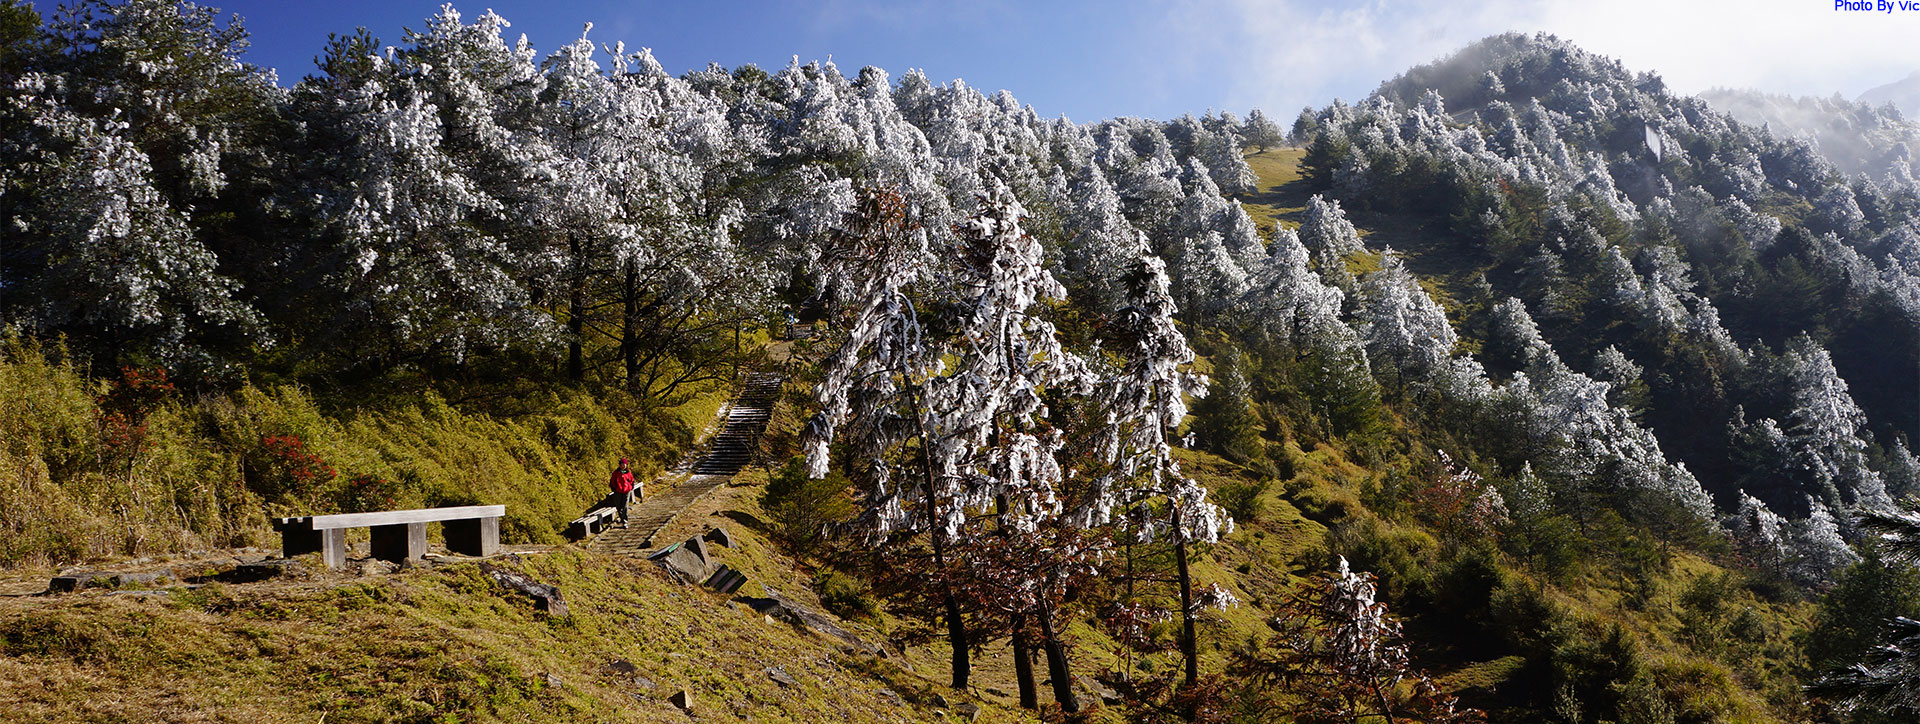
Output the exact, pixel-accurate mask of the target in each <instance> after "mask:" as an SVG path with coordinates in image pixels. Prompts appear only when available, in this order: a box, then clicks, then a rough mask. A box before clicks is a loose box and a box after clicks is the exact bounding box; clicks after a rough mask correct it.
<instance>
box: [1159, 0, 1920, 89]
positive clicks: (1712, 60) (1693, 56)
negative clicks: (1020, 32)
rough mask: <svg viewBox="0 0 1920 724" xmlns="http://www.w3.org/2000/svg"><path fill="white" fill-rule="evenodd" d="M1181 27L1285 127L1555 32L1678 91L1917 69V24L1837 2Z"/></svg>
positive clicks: (1504, 10) (1241, 2) (1294, 17)
mask: <svg viewBox="0 0 1920 724" xmlns="http://www.w3.org/2000/svg"><path fill="white" fill-rule="evenodd" d="M1176 20H1177V25H1178V26H1179V27H1180V28H1182V29H1183V30H1184V31H1185V32H1184V34H1186V35H1188V36H1189V39H1190V40H1191V41H1192V46H1191V47H1192V48H1193V49H1192V50H1190V51H1189V52H1191V53H1195V54H1198V55H1200V56H1202V57H1205V58H1207V59H1208V60H1210V61H1212V62H1213V63H1214V64H1216V65H1218V66H1220V67H1222V68H1224V69H1226V70H1227V72H1228V74H1229V75H1231V76H1232V82H1231V83H1230V84H1229V87H1228V88H1227V89H1226V90H1227V93H1228V98H1226V99H1225V101H1224V105H1225V106H1226V107H1228V108H1247V107H1250V106H1259V107H1263V108H1266V109H1268V110H1269V111H1270V112H1274V113H1282V114H1289V115H1290V114H1291V113H1292V112H1293V111H1294V110H1295V109H1298V108H1300V107H1302V106H1304V105H1312V106H1315V107H1319V106H1321V105H1324V104H1326V103H1327V102H1328V101H1330V100H1332V99H1333V98H1334V97H1342V98H1345V99H1347V100H1349V101H1351V100H1356V99H1358V98H1360V97H1362V96H1364V95H1366V94H1367V93H1369V92H1371V91H1372V90H1373V89H1374V88H1375V87H1376V86H1377V85H1378V84H1379V83H1380V82H1381V81H1384V80H1387V79H1389V78H1392V77H1393V76H1394V75H1396V74H1398V73H1399V72H1400V71H1402V70H1405V69H1407V68H1408V67H1411V66H1413V65H1417V64H1420V63H1425V62H1428V61H1432V60H1435V59H1437V58H1439V57H1442V56H1444V55H1446V54H1448V53H1451V52H1453V51H1454V50H1457V49H1459V48H1460V47H1462V46H1464V45H1466V44H1467V43H1470V42H1472V41H1474V40H1477V39H1479V38H1482V37H1485V36H1487V35H1491V34H1494V33H1499V32H1505V31H1520V32H1528V33H1531V32H1535V31H1545V32H1549V33H1553V34H1555V35H1558V36H1560V37H1562V38H1566V39H1569V40H1571V41H1573V42H1574V43H1576V44H1578V45H1580V46H1581V47H1583V48H1586V49H1587V50H1590V51H1593V52H1596V53H1600V54H1603V55H1608V56H1612V57H1615V58H1618V59H1620V60H1621V61H1622V62H1623V63H1625V64H1626V65H1627V67H1628V68H1630V69H1632V70H1634V71H1636V72H1640V71H1648V70H1651V71H1654V72H1656V73H1659V74H1660V75H1661V77H1663V78H1665V79H1666V81H1667V84H1668V86H1669V87H1670V88H1672V89H1674V90H1676V91H1679V92H1682V93H1695V92H1699V91H1702V90H1706V89H1708V88H1712V87H1715V86H1731V87H1752V88H1758V89H1760V90H1764V91H1769V92H1775V93H1791V94H1796V95H1831V94H1832V93H1835V92H1839V93H1841V94H1842V95H1845V96H1847V97H1849V98H1851V97H1853V96H1855V95H1858V94H1859V93H1860V92H1861V91H1864V90H1866V89H1868V88H1871V87H1873V86H1876V85H1880V84H1882V83H1887V82H1890V81H1893V80H1896V79H1899V78H1902V77H1905V76H1906V75H1907V74H1909V73H1912V72H1913V71H1914V70H1915V69H1916V68H1920V55H1916V53H1915V52H1914V49H1913V42H1914V41H1913V39H1914V38H1915V37H1920V12H1909V13H1901V12H1898V11H1896V12H1894V13H1849V12H1836V11H1834V10H1833V3H1832V0H1772V1H1767V0H1754V1H1752V2H1739V3H1728V2H1717V1H1715V0H1704V1H1701V0H1695V1H1693V2H1686V1H1684V0H1683V1H1681V2H1672V1H1671V0H1622V1H1619V2H1596V1H1593V0H1519V1H1509V2H1495V3H1485V4H1481V5H1478V6H1473V7H1463V4H1461V3H1455V2H1440V1H1437V0H1401V1H1399V2H1380V1H1378V0H1359V1H1357V2H1345V3H1333V4H1309V3H1304V2H1294V1H1281V2H1274V1H1271V0H1268V1H1262V0H1226V1H1225V2H1222V3H1200V4H1193V5H1187V6H1184V7H1183V8H1181V9H1180V10H1179V11H1177V14H1176ZM1222 28H1225V29H1227V30H1226V34H1227V38H1228V39H1229V42H1227V43H1224V44H1223V43H1222V42H1221V40H1222V37H1221V36H1222V30H1221V29H1222ZM1209 29H1210V30H1209Z"/></svg>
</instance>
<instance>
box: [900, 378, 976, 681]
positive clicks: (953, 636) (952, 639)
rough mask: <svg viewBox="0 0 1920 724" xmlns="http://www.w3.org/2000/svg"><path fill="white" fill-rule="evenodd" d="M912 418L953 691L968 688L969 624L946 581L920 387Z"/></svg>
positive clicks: (943, 541) (916, 389) (944, 543)
mask: <svg viewBox="0 0 1920 724" xmlns="http://www.w3.org/2000/svg"><path fill="white" fill-rule="evenodd" d="M913 416H914V420H915V421H916V424H918V425H919V428H920V468H921V474H922V475H924V476H925V477H926V485H927V495H926V497H927V538H928V540H929V542H930V543H931V544H932V547H933V567H934V570H935V571H936V572H937V575H938V576H939V579H940V603H941V607H942V608H943V609H944V610H945V614H946V618H947V643H948V644H949V645H951V646H952V647H953V688H955V689H965V688H967V677H968V675H970V674H972V673H973V662H972V660H971V659H970V658H969V656H970V653H969V652H968V651H967V622H966V621H964V620H962V619H961V618H960V599H958V598H955V597H954V595H953V584H951V583H949V582H948V581H947V541H946V539H945V538H943V537H941V535H940V497H939V495H938V494H937V488H938V485H937V483H938V481H937V480H935V478H934V473H933V453H932V452H931V451H930V448H932V447H933V441H932V440H930V439H928V438H927V415H926V412H925V411H924V410H923V409H922V405H921V402H920V388H919V387H918V386H917V385H916V386H915V387H914V388H913Z"/></svg>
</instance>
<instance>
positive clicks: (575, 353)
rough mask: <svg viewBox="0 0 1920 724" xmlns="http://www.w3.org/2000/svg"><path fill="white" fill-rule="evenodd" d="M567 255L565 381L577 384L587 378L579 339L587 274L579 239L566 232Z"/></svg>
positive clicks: (583, 353)
mask: <svg viewBox="0 0 1920 724" xmlns="http://www.w3.org/2000/svg"><path fill="white" fill-rule="evenodd" d="M567 253H568V254H570V255H572V257H573V270H572V273H571V274H568V277H570V278H569V279H568V280H567V379H568V380H571V381H573V382H579V381H581V380H583V379H585V378H586V376H587V363H586V352H585V350H584V349H583V348H582V341H583V340H582V339H581V337H582V335H584V334H585V332H586V316H587V278H586V277H587V274H586V270H585V266H586V265H585V264H583V263H582V262H581V259H580V238H579V237H578V236H576V235H575V234H574V233H573V232H571V231H569V232H567Z"/></svg>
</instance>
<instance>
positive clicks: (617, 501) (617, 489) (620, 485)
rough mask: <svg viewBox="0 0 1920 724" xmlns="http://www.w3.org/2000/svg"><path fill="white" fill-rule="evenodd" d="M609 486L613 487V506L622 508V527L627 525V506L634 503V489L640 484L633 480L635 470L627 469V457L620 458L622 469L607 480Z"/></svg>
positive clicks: (614, 472)
mask: <svg viewBox="0 0 1920 724" xmlns="http://www.w3.org/2000/svg"><path fill="white" fill-rule="evenodd" d="M607 487H609V488H613V506H614V507H615V508H619V509H620V527H622V528H625V527H627V506H629V505H632V504H633V491H634V490H636V489H638V488H639V484H638V483H635V482H634V480H633V471H632V470H628V469H627V459H626V458H620V469H618V470H615V471H613V479H611V480H608V481H607Z"/></svg>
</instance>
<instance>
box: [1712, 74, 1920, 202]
mask: <svg viewBox="0 0 1920 724" xmlns="http://www.w3.org/2000/svg"><path fill="white" fill-rule="evenodd" d="M1699 97H1700V98H1702V99H1704V100H1706V101H1707V102H1708V103H1711V104H1713V107H1714V108H1715V109H1718V110H1720V111H1722V112H1724V113H1727V114H1728V115H1731V116H1733V117H1734V118H1735V119H1738V120H1739V121H1740V122H1741V123H1745V124H1747V125H1750V126H1760V127H1763V128H1766V129H1767V130H1768V131H1769V132H1770V133H1772V134H1773V135H1774V136H1776V137H1779V138H1805V139H1807V140H1809V141H1811V142H1812V143H1813V145H1814V146H1815V147H1816V148H1817V149H1819V151H1820V155H1821V156H1823V157H1825V158H1826V159H1827V160H1828V161H1831V162H1833V165H1834V166H1835V167H1837V168H1838V169H1839V170H1840V171H1841V172H1842V173H1845V174H1849V175H1852V174H1866V175H1867V176H1868V177H1870V178H1873V179H1876V180H1881V179H1885V178H1887V177H1888V175H1889V174H1894V173H1899V172H1898V171H1896V170H1895V167H1896V166H1897V165H1899V164H1905V165H1904V166H1901V168H1905V169H1907V171H1905V172H1906V173H1911V168H1912V163H1913V159H1912V149H1913V148H1915V147H1920V121H1915V120H1914V116H1913V113H1912V112H1910V111H1902V110H1900V109H1898V108H1890V107H1888V106H1887V105H1885V104H1883V103H1868V102H1866V101H1864V100H1862V101H1849V100H1846V99H1844V98H1841V97H1840V96H1839V95H1838V94H1835V95H1834V96H1833V97H1831V98H1793V97H1788V96H1778V95H1769V94H1766V93H1761V92H1758V91H1752V90H1734V89H1728V88H1716V89H1713V90H1709V91H1706V92H1704V93H1701V94H1700V96H1699ZM1863 98H1864V96H1863Z"/></svg>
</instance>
